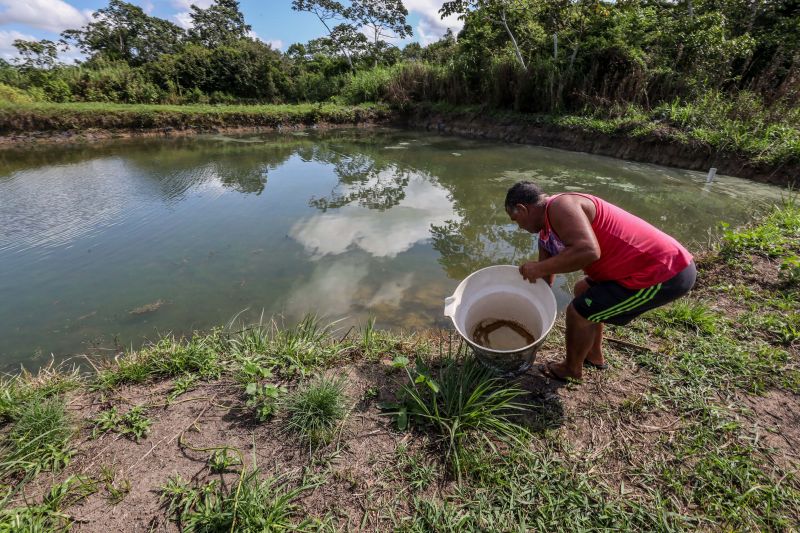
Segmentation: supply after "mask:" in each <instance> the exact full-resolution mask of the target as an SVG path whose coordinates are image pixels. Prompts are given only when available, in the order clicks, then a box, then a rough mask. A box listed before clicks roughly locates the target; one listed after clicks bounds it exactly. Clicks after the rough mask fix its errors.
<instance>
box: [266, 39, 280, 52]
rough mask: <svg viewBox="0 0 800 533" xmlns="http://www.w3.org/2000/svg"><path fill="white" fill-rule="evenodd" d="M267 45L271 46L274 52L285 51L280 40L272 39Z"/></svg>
mask: <svg viewBox="0 0 800 533" xmlns="http://www.w3.org/2000/svg"><path fill="white" fill-rule="evenodd" d="M267 44H268V45H270V46H271V47H272V49H273V50H282V49H283V41H281V40H280V39H270V40H268V41H267Z"/></svg>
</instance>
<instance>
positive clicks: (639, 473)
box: [0, 201, 800, 531]
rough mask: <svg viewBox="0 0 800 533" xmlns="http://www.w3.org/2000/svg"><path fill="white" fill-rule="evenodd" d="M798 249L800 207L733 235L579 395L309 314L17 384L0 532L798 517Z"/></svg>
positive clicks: (733, 522)
mask: <svg viewBox="0 0 800 533" xmlns="http://www.w3.org/2000/svg"><path fill="white" fill-rule="evenodd" d="M798 256H800V206H798V205H797V203H796V202H795V203H792V202H791V201H790V202H789V203H787V204H786V205H783V206H781V207H777V208H775V209H774V210H773V211H771V212H770V213H768V214H767V215H766V216H764V217H763V218H762V219H761V220H760V221H759V222H758V223H757V224H754V225H753V226H751V227H747V228H744V229H742V230H737V231H727V232H726V233H725V234H724V235H723V237H722V240H721V242H720V244H719V246H717V247H715V249H714V250H712V251H710V252H708V253H707V254H706V255H705V256H703V257H702V258H698V266H699V271H700V275H699V278H698V280H699V281H698V286H697V287H696V288H695V290H694V292H693V293H692V294H691V295H689V296H687V297H686V298H684V299H682V300H680V301H678V302H676V303H674V304H672V305H670V306H668V307H666V308H663V309H660V310H657V311H655V312H652V313H650V314H646V315H644V316H643V317H642V318H640V319H638V320H636V321H634V322H633V323H632V324H631V325H629V326H627V327H624V328H617V327H610V328H609V331H608V332H607V334H608V336H610V337H612V338H613V339H614V341H613V342H608V343H607V344H606V345H605V353H606V357H607V359H608V360H609V363H610V368H609V369H608V370H605V371H598V370H587V371H586V372H585V374H584V376H583V378H584V383H583V384H582V385H579V384H575V383H570V384H564V383H560V382H555V381H551V380H549V379H547V378H546V377H544V376H543V375H541V374H540V373H538V372H537V371H531V372H529V373H527V374H526V375H524V376H522V377H520V378H519V379H517V380H514V381H505V380H497V379H495V378H493V377H492V376H491V375H490V374H488V373H487V372H485V371H484V370H481V368H480V367H479V366H476V365H475V364H474V363H473V362H470V361H471V360H470V358H469V356H468V354H466V353H465V350H464V349H463V346H462V345H461V343H459V342H458V340H457V338H454V337H453V335H452V334H450V333H448V332H443V331H429V332H415V333H407V334H398V333H389V332H385V331H378V330H375V329H374V327H373V326H372V324H371V323H368V324H366V325H365V326H363V327H362V328H360V329H359V330H350V331H347V332H336V331H334V330H332V329H331V328H330V327H326V326H324V325H322V324H321V323H320V322H319V321H316V320H314V319H311V318H309V319H306V320H305V321H303V322H302V323H300V324H298V325H297V326H294V327H292V328H280V327H277V326H276V325H275V324H274V323H262V324H255V325H251V326H248V327H234V326H229V327H227V328H221V329H218V330H215V331H212V332H210V333H198V334H196V335H194V336H193V337H191V338H189V339H176V338H172V337H166V338H164V339H162V340H160V341H158V342H156V343H154V344H152V345H150V346H148V347H146V348H143V349H142V350H139V351H136V352H132V353H127V354H120V356H119V357H118V358H117V359H116V360H114V361H111V362H109V361H106V362H103V361H99V360H94V361H93V362H92V364H93V365H94V366H95V367H96V368H95V371H94V372H91V373H87V374H79V373H77V372H67V371H63V370H56V369H44V370H42V371H40V373H39V374H38V375H36V376H34V375H30V374H22V375H20V376H16V377H8V378H5V379H3V380H2V381H1V382H0V488H1V489H2V492H0V530H4V531H5V530H9V531H11V530H15V531H20V530H24V531H29V530H56V529H64V528H69V527H72V528H73V529H74V530H76V531H116V530H137V531H139V530H142V531H144V530H151V531H152V530H157V531H176V530H184V531H195V530H202V531H209V530H213V531H234V530H235V531H264V530H270V531H272V530H311V529H313V530H322V531H333V530H349V529H352V528H357V529H359V530H362V531H387V530H399V531H449V530H453V528H454V524H457V526H456V529H459V530H465V531H479V530H481V531H487V530H488V531H509V530H516V529H519V527H520V524H528V525H531V524H536V526H531V527H535V528H536V529H540V530H542V531H550V530H559V531H561V530H564V531H575V530H598V529H608V530H611V529H613V530H657V531H682V530H697V529H701V530H708V531H729V530H731V529H737V530H739V529H744V530H753V531H787V530H792V529H793V528H794V527H795V526H796V524H797V523H798V520H800V480H798V478H797V470H798V467H800V456H798V455H797V450H798V449H800V430H799V429H798V428H800V418H798V413H800V395H798V393H800V351H799V349H800V312H798V309H797V301H798V298H799V297H800V259H798ZM558 333H559V332H558V330H554V333H553V334H552V335H551V336H550V337H549V338H548V339H547V342H546V344H545V345H544V347H543V350H542V352H540V355H539V360H540V361H541V360H557V359H560V358H561V357H563V350H564V345H563V339H562V338H561V335H559V334H558ZM526 527H527V526H526Z"/></svg>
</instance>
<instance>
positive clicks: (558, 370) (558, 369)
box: [542, 363, 582, 381]
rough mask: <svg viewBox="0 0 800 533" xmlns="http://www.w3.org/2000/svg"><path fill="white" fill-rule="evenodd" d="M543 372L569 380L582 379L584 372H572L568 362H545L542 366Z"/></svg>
mask: <svg viewBox="0 0 800 533" xmlns="http://www.w3.org/2000/svg"><path fill="white" fill-rule="evenodd" d="M542 374H544V375H545V376H547V377H550V378H553V379H557V380H559V381H569V380H570V379H574V380H580V379H581V377H582V374H581V373H580V372H579V373H578V374H575V373H574V372H570V370H569V369H568V368H567V365H566V363H545V364H544V365H543V366H542Z"/></svg>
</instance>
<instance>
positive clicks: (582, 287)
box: [572, 278, 606, 366]
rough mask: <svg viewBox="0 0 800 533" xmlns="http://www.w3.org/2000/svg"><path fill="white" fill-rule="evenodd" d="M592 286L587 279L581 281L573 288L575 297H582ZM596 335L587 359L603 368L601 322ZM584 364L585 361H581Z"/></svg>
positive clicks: (604, 360)
mask: <svg viewBox="0 0 800 533" xmlns="http://www.w3.org/2000/svg"><path fill="white" fill-rule="evenodd" d="M589 287H590V285H589V284H588V283H587V282H586V278H583V279H581V280H579V281H578V282H577V283H575V287H573V289H572V292H573V294H574V295H575V296H580V295H581V294H583V293H584V292H586V291H588V290H589ZM597 326H598V327H597V328H596V330H597V331H596V333H595V334H594V339H593V341H592V346H591V347H590V348H589V351H588V352H587V353H586V359H587V360H588V361H590V362H592V363H594V364H595V365H598V366H601V365H604V364H605V362H606V359H605V357H603V323H602V322H600V323H598V324H597ZM581 363H583V361H581Z"/></svg>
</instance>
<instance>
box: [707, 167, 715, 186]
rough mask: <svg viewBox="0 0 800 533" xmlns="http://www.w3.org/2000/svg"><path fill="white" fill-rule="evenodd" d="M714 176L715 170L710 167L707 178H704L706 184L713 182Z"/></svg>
mask: <svg viewBox="0 0 800 533" xmlns="http://www.w3.org/2000/svg"><path fill="white" fill-rule="evenodd" d="M716 175H717V169H716V168H714V167H711V168H710V169H708V176H706V183H711V182H712V181H714V176H716Z"/></svg>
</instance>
